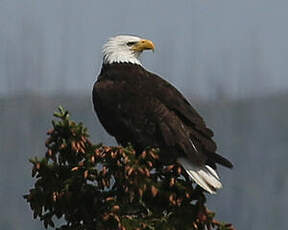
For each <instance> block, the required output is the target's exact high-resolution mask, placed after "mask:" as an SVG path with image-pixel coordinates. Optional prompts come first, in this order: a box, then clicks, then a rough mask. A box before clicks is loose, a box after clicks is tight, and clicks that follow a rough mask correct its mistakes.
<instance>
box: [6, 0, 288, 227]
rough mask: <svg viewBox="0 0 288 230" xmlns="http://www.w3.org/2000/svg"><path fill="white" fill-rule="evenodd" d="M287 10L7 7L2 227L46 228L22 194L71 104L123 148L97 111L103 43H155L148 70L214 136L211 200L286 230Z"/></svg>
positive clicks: (222, 2) (265, 1) (229, 4)
mask: <svg viewBox="0 0 288 230" xmlns="http://www.w3.org/2000/svg"><path fill="white" fill-rule="evenodd" d="M287 9H288V2H287V1H285V0H274V1H269V0H241V1H240V0H238V1H236V0H186V1H184V0H183V1H172V0H170V1H168V0H165V1H164V0H162V1H152V0H146V1H136V0H130V1H128V0H122V1H112V0H106V1H101V2H100V1H95V0H86V1H78V0H62V1H59V0H46V1H45V0H42V1H36V0H25V1H20V0H18V1H17V0H0V128H1V132H0V153H1V161H0V228H1V230H16V229H29V230H33V229H35V230H36V229H44V227H43V226H42V225H41V224H40V222H39V221H38V220H33V219H32V212H31V211H30V208H29V206H28V204H27V203H25V201H24V199H23V198H22V195H23V194H26V193H27V192H28V190H29V188H31V186H32V185H33V182H34V181H33V179H32V178H31V164H30V163H29V162H28V159H29V158H31V157H34V156H37V155H38V156H44V154H45V148H44V141H45V138H46V134H45V133H46V131H47V130H48V129H49V128H50V127H51V119H52V113H53V112H54V111H55V110H56V108H57V106H58V105H60V104H61V105H63V106H64V107H65V108H66V109H68V110H69V111H70V112H71V113H72V118H73V119H74V120H76V121H82V122H84V124H85V125H86V126H87V127H88V129H89V131H90V134H91V139H92V140H93V141H94V142H103V143H104V144H116V143H115V141H114V139H113V138H112V137H110V136H108V135H107V134H106V133H105V131H104V130H103V128H102V127H101V125H100V124H99V121H98V119H97V118H96V116H95V114H94V112H93V109H92V104H91V90H92V86H93V83H94V81H95V80H96V77H97V75H98V73H99V70H100V68H101V64H102V54H101V49H102V45H103V43H104V42H105V41H106V40H107V39H108V38H109V37H110V36H114V35H117V34H135V35H139V36H142V37H144V38H147V39H150V40H152V41H153V42H154V43H155V44H156V52H155V53H154V54H152V53H150V52H149V53H148V52H147V53H144V55H143V58H142V63H143V65H144V66H145V67H146V68H147V69H149V70H150V71H152V72H156V73H158V74H159V75H161V76H163V77H164V78H165V79H167V80H168V81H170V82H171V83H173V84H174V85H175V86H176V87H177V88H178V89H179V90H180V91H181V92H183V94H184V95H185V96H186V97H187V98H188V99H189V101H190V102H191V103H192V104H193V105H194V106H195V107H196V108H197V109H198V111H199V112H200V113H201V114H202V115H203V117H204V118H205V120H206V123H207V125H208V126H209V127H210V128H212V129H213V130H214V131H215V140H216V141H217V143H218V147H219V152H220V153H222V154H223V155H224V156H226V157H227V158H229V159H231V160H232V162H233V163H234V165H235V168H234V169H233V170H232V171H231V170H227V169H224V168H219V171H220V175H221V177H222V180H223V184H224V188H223V189H222V190H221V191H219V193H218V194H217V195H216V196H209V199H208V207H209V208H210V209H212V210H214V211H216V213H217V216H216V217H217V218H218V219H220V220H223V221H227V222H231V223H233V224H234V225H235V227H236V228H237V229H253V230H254V229H256V230H258V229H259V230H260V229H261V230H266V229H267V230H268V229H286V228H287V222H286V220H285V218H284V215H285V214H284V213H285V212H286V209H287V207H288V198H287V193H288V173H287V172H288V167H287V163H286V160H288V156H287V148H288V134H287V129H288V121H287V117H288V107H287V100H288V78H287V64H288V63H287V59H288V44H287V41H288V30H287V20H288V14H287Z"/></svg>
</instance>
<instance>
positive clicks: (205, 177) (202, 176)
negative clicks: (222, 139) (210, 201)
mask: <svg viewBox="0 0 288 230" xmlns="http://www.w3.org/2000/svg"><path fill="white" fill-rule="evenodd" d="M178 162H179V163H180V164H181V165H182V166H183V168H184V169H185V170H186V172H187V173H188V175H189V176H190V177H191V178H192V179H193V180H194V181H195V182H196V183H197V184H198V185H200V186H201V187H202V188H203V189H205V190H206V191H207V192H209V193H211V194H214V193H216V190H217V189H220V188H222V184H221V182H220V178H219V176H218V175H217V173H216V171H215V170H214V169H212V168H211V167H210V166H209V165H205V166H203V167H199V166H195V165H193V164H192V163H191V162H189V161H188V160H187V159H185V158H179V159H178Z"/></svg>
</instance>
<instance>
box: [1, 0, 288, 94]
mask: <svg viewBox="0 0 288 230" xmlns="http://www.w3.org/2000/svg"><path fill="white" fill-rule="evenodd" d="M287 9H288V1H285V0H274V1H268V0H238V1H236V0H186V1H172V0H171V1H168V0H162V1H155V0H153V1H152V0H145V1H137V0H130V1H124V0H121V1H111V0H110V1H96V0H85V1H79V0H61V1H59V0H46V1H44V0H0V51H1V52H0V95H7V94H9V95H13V94H19V93H22V92H26V91H29V92H30V91H34V92H40V93H45V94H46V93H55V91H56V92H58V93H59V92H62V90H65V91H74V92H75V91H76V93H83V92H84V93H85V92H86V93H90V91H91V87H92V84H93V82H94V80H95V79H96V76H97V74H98V72H99V68H100V67H101V63H102V55H101V48H102V45H103V43H104V42H105V40H107V38H108V37H110V36H113V35H116V34H125V33H129V34H136V35H140V36H143V37H145V38H149V39H151V40H153V41H154V43H155V44H156V52H155V54H152V53H145V54H144V55H143V64H144V66H146V67H147V68H148V69H149V70H151V71H153V72H156V73H158V74H160V75H162V76H163V77H165V78H166V79H168V80H169V81H171V82H173V83H174V84H175V85H176V86H177V87H178V88H179V89H181V90H183V91H184V92H189V93H190V94H191V95H195V96H199V97H205V98H215V97H218V96H221V95H224V96H229V97H234V98H235V97H236V98H237V97H245V96H251V95H252V96H253V95H263V94H267V93H275V92H277V91H281V90H282V91H283V90H287V89H288V78H287V76H286V75H287V59H288V44H287V43H288V30H287V21H288V14H287Z"/></svg>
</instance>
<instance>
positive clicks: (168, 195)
mask: <svg viewBox="0 0 288 230" xmlns="http://www.w3.org/2000/svg"><path fill="white" fill-rule="evenodd" d="M54 116H55V117H56V120H53V121H52V126H53V127H52V129H51V130H49V131H48V133H47V134H48V139H47V141H46V143H45V144H46V147H47V152H46V155H45V156H44V157H43V158H40V159H39V158H36V157H35V158H34V159H31V160H30V162H31V163H32V164H33V169H32V177H34V178H36V182H35V185H34V187H33V188H32V189H30V191H29V193H28V194H26V195H24V198H25V199H26V201H27V202H28V203H29V204H30V207H31V209H32V211H33V214H34V218H39V219H40V220H41V221H42V222H43V224H44V226H45V228H48V226H50V227H52V228H55V229H59V230H74V229H75V230H76V229H77V230H78V229H79V230H82V229H83V230H84V229H85V230H90V229H100V230H102V229H103V230H113V229H121V230H124V229H126V230H136V229H139V230H140V229H145V230H153V229H156V230H158V229H159V230H162V229H163V230H164V229H165V230H178V229H179V230H182V229H183V230H186V229H199V230H202V229H203V230H204V229H211V230H212V229H215V230H233V229H234V228H233V226H232V225H231V224H225V223H221V222H219V221H217V220H215V219H214V216H215V213H213V212H211V211H209V210H208V209H207V207H206V206H205V202H206V198H205V193H204V192H203V190H202V189H201V188H200V187H198V186H196V184H195V183H194V182H192V181H191V180H190V179H189V177H188V176H187V175H186V173H185V171H184V170H183V168H182V167H181V166H180V165H178V164H176V163H175V164H173V165H163V164H161V162H160V161H159V159H158V150H157V149H153V148H147V149H146V150H145V151H143V152H141V153H137V152H135V150H134V149H133V146H128V147H121V146H116V147H110V146H105V145H102V144H93V143H91V141H90V140H89V135H88V132H87V129H86V128H85V127H84V125H83V124H82V123H76V122H74V121H72V120H71V119H70V115H69V113H68V112H67V111H66V110H64V109H63V108H62V107H59V108H58V111H57V112H55V113H54ZM57 219H62V221H55V220H57ZM63 220H64V221H63ZM55 223H58V224H55Z"/></svg>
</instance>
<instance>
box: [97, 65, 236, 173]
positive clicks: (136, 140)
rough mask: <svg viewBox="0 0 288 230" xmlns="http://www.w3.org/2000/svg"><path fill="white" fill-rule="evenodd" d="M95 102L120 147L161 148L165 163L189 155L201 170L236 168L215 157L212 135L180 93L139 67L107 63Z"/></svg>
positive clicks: (100, 117) (137, 148)
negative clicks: (205, 167) (206, 168)
mask: <svg viewBox="0 0 288 230" xmlns="http://www.w3.org/2000/svg"><path fill="white" fill-rule="evenodd" d="M93 104H94V108H95V111H96V113H97V115H98V117H99V120H100V121H101V123H102V124H103V126H104V128H105V129H106V131H107V132H108V133H109V134H111V135H112V136H114V137H115V138H116V140H117V142H118V143H119V144H121V145H124V146H125V145H127V144H128V143H131V144H132V145H133V146H134V147H135V148H136V150H137V151H141V150H143V149H144V148H146V147H148V146H150V147H159V148H160V158H161V159H162V160H163V161H171V160H172V161H175V160H176V159H177V158H178V157H186V158H188V159H189V160H190V161H191V162H192V163H193V164H195V165H199V166H201V165H204V164H209V165H211V166H212V167H213V168H215V167H216V166H215V163H220V164H222V165H224V166H227V167H232V164H231V163H230V162H229V161H228V160H226V159H224V158H223V157H221V156H219V155H218V154H216V144H215V142H214V141H213V140H212V139H211V138H212V136H213V132H212V131H211V130H210V129H208V128H207V127H206V125H205V122H204V121H203V119H202V118H201V116H200V115H199V114H198V113H197V112H196V111H195V109H193V107H192V106H191V105H190V104H189V102H188V101H187V100H186V99H185V98H184V97H183V96H182V95H181V93H180V92H179V91H178V90H177V89H176V88H175V87H173V86H172V85H171V84H169V83H168V82H167V81H165V80H163V79H162V78H160V77H158V76H157V75H155V74H153V73H150V72H148V71H146V70H145V69H144V68H143V67H142V66H140V65H135V64H128V63H121V64H119V63H115V64H106V65H103V67H102V70H101V73H100V75H99V77H98V80H97V82H96V83H95V84H94V88H93ZM192 143H193V144H192ZM193 145H194V146H193ZM196 150H197V151H196Z"/></svg>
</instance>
